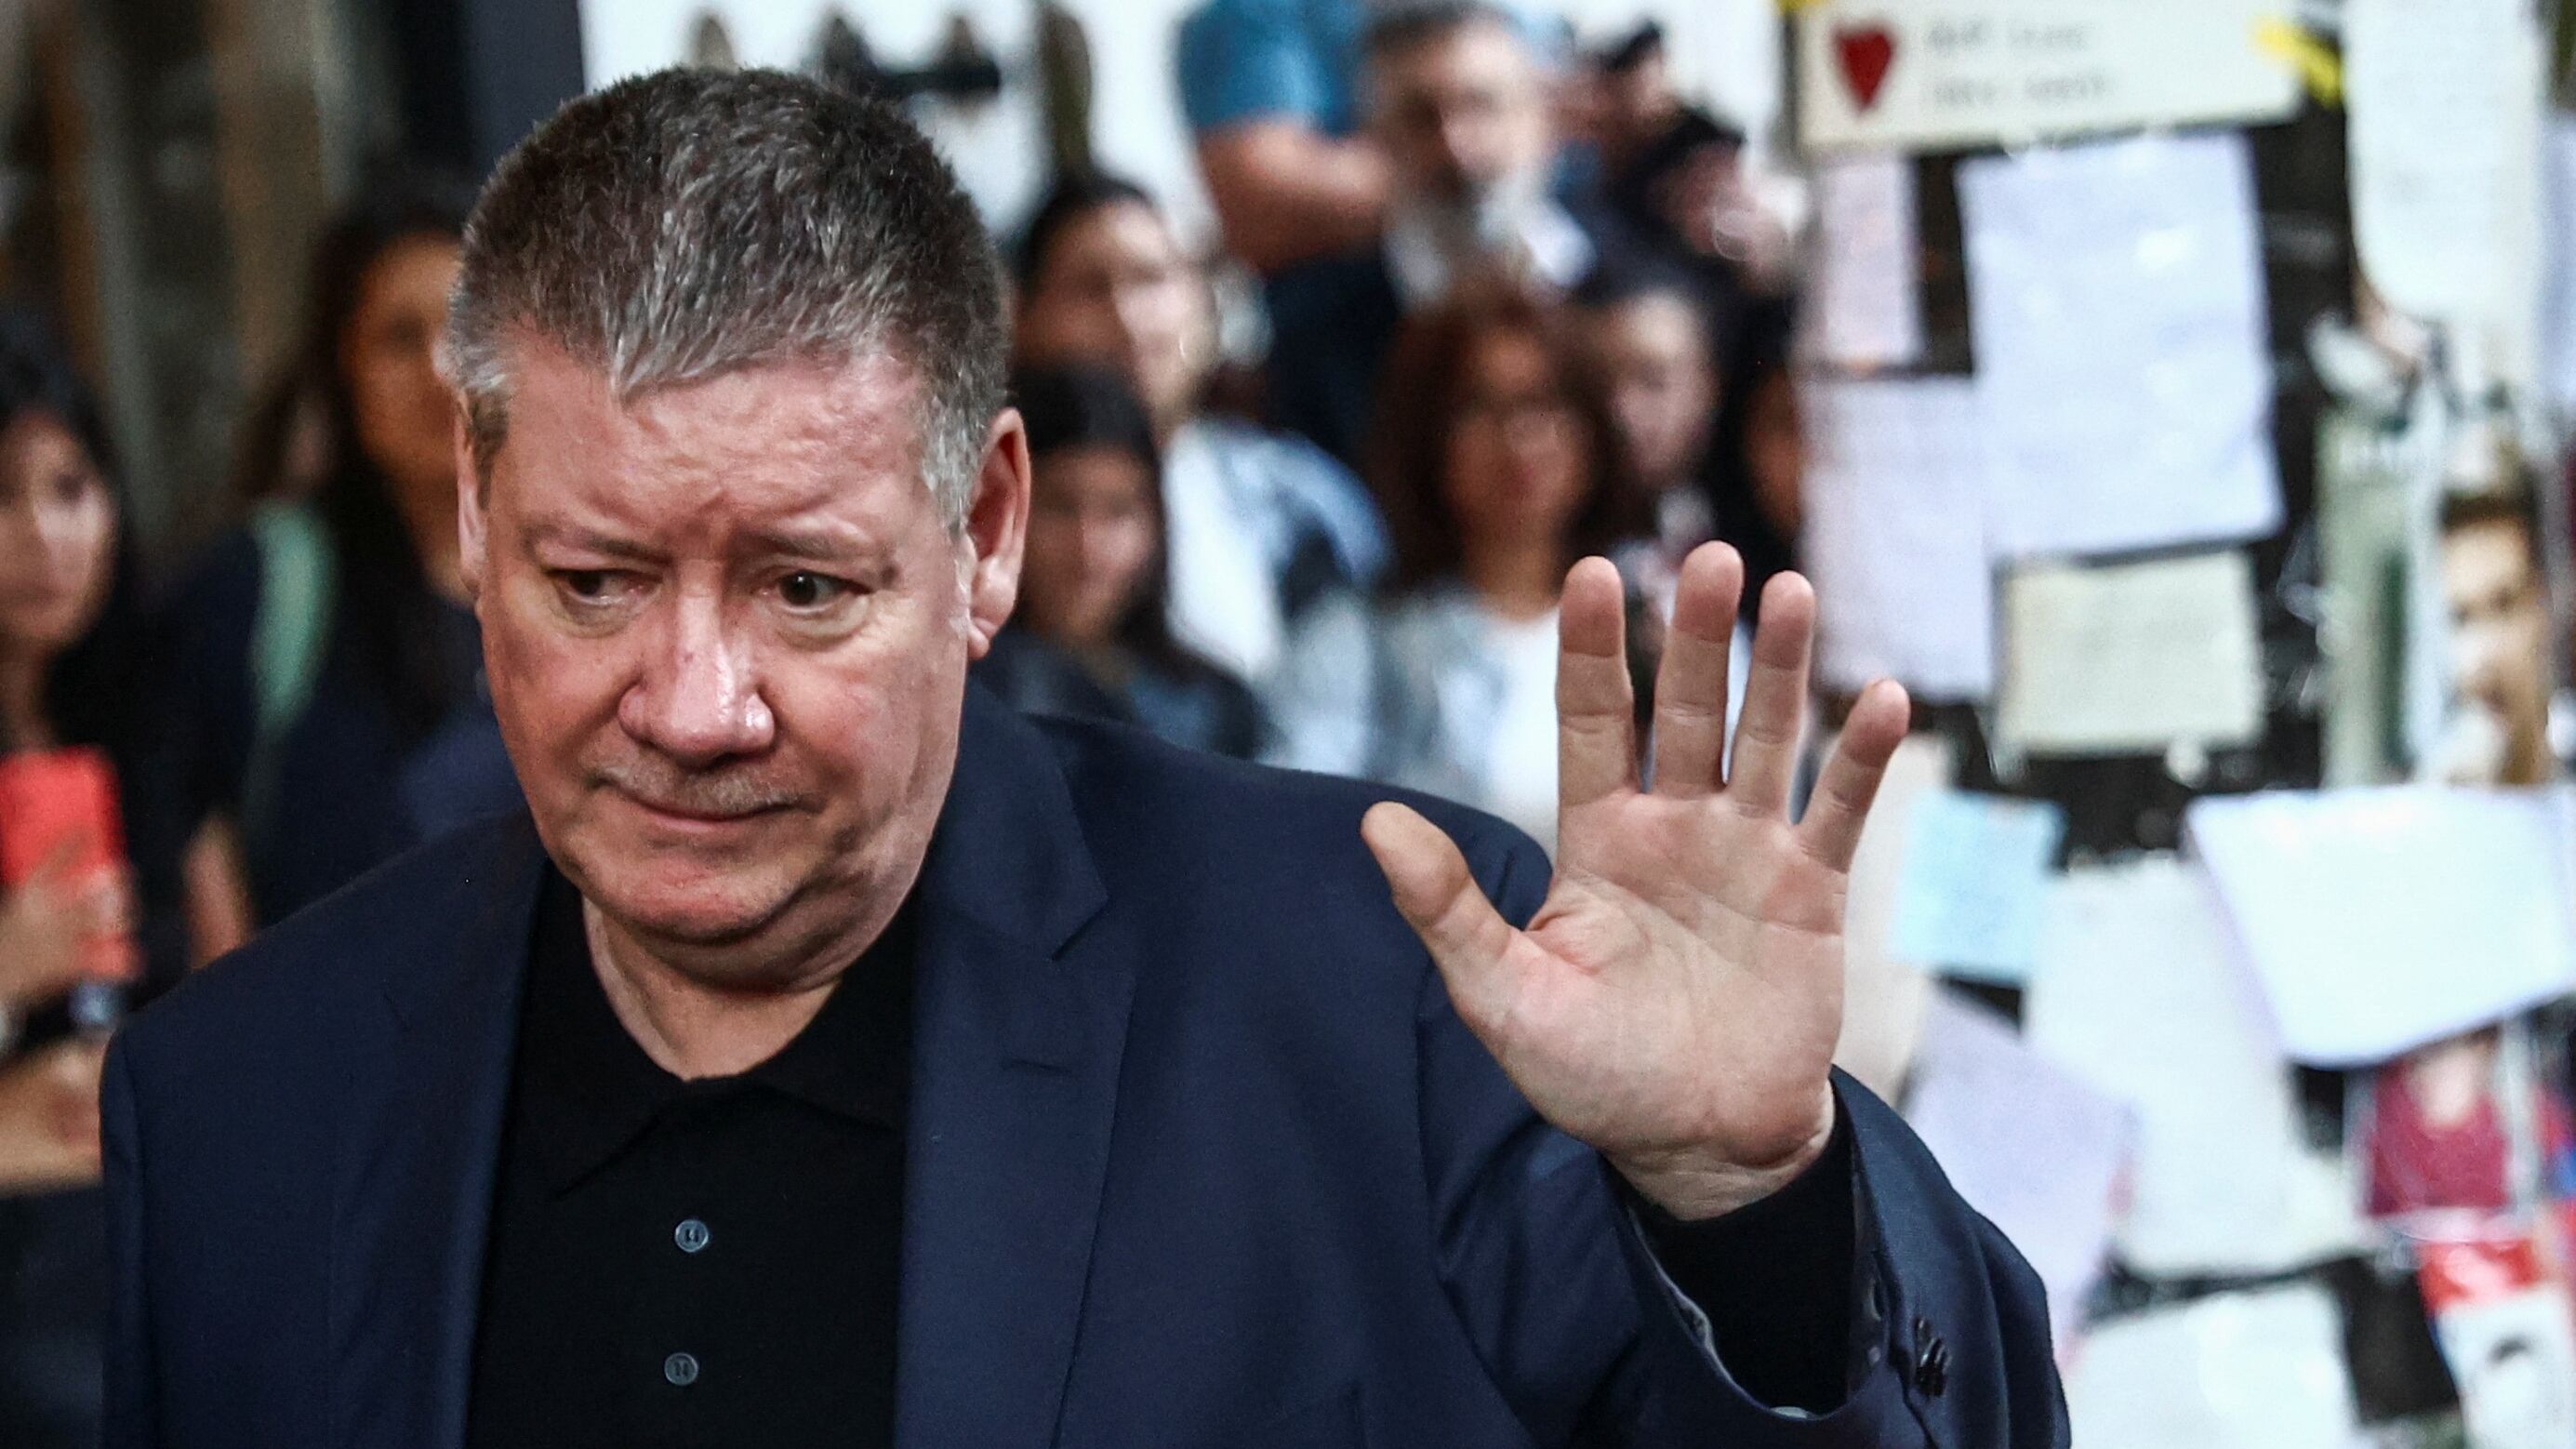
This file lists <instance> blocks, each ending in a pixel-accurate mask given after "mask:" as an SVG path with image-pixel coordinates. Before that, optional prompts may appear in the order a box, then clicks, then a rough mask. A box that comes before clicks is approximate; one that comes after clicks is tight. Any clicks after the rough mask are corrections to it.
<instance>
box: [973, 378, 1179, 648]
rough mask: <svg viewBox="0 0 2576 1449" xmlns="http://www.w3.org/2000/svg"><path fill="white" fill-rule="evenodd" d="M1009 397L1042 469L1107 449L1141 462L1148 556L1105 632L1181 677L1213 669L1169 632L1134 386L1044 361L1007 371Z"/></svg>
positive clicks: (1168, 584) (1156, 493)
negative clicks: (1075, 452) (1059, 457)
mask: <svg viewBox="0 0 2576 1449" xmlns="http://www.w3.org/2000/svg"><path fill="white" fill-rule="evenodd" d="M1011 397H1012V400H1013V401H1014V402H1015V403H1016V404H1017V405H1018V407H1019V410H1020V417H1021V419H1022V421H1024V422H1025V423H1026V424H1027V426H1028V430H1029V460H1030V465H1031V467H1032V469H1033V470H1043V469H1044V468H1045V467H1046V458H1047V455H1048V454H1050V453H1060V452H1064V451H1066V450H1068V449H1072V448H1084V447H1098V448H1113V449H1116V450H1117V451H1119V452H1122V453H1125V454H1126V455H1128V456H1129V457H1131V458H1134V459H1135V460H1136V461H1137V462H1138V463H1139V464H1141V465H1142V466H1143V467H1144V469H1145V476H1146V478H1147V479H1148V480H1150V482H1151V485H1152V486H1150V487H1148V488H1147V489H1146V490H1145V495H1146V498H1147V500H1148V504H1149V506H1150V507H1152V509H1153V510H1154V557H1153V560H1152V562H1150V563H1148V564H1147V565H1146V566H1145V576H1144V579H1143V581H1142V583H1141V584H1140V585H1139V586H1138V587H1137V589H1136V592H1135V594H1134V596H1133V597H1131V598H1129V599H1128V601H1127V606H1126V607H1125V608H1124V609H1122V610H1121V611H1120V612H1119V615H1118V618H1117V620H1116V621H1115V622H1114V623H1112V624H1111V626H1110V637H1111V638H1112V639H1114V640H1116V641H1117V643H1118V645H1119V647H1121V648H1123V649H1125V650H1127V651H1128V652H1129V653H1131V654H1133V655H1135V656H1136V657H1137V658H1139V659H1141V660H1143V661H1144V662H1146V663H1148V664H1152V665H1155V666H1157V667H1159V668H1161V669H1162V670H1163V671H1164V672H1166V673H1170V674H1177V675H1181V676H1184V677H1187V676H1194V675H1197V674H1201V673H1203V672H1206V671H1209V670H1213V669H1215V668H1217V666H1216V665H1215V664H1213V663H1212V662H1210V661H1209V660H1207V659H1204V658H1202V657H1201V656H1200V655H1199V654H1198V653H1197V652H1196V651H1194V650H1192V649H1191V648H1190V647H1189V646H1188V645H1186V644H1183V643H1182V642H1181V641H1180V639H1179V638H1178V637H1177V636H1175V635H1174V634H1173V633H1172V623H1171V600H1172V568H1171V529H1170V527H1169V523H1168V515H1167V514H1166V513H1165V511H1164V506H1163V459H1162V450H1161V449H1159V448H1157V447H1156V446H1155V444H1154V422H1153V418H1152V417H1151V416H1150V415H1149V414H1148V413H1147V412H1146V411H1145V404H1144V403H1143V401H1141V400H1140V399H1138V398H1137V396H1136V393H1135V390H1134V389H1132V388H1130V387H1129V386H1128V385H1127V380H1126V379H1125V378H1123V377H1120V376H1119V375H1118V374H1117V373H1114V372H1111V371H1109V370H1108V369H1106V368H1103V367H1098V366H1094V365H1091V364H1087V363H1067V364H1048V365H1045V366H1036V367H1024V368H1021V369H1020V370H1019V371H1018V372H1016V373H1014V374H1013V375H1012V378H1011Z"/></svg>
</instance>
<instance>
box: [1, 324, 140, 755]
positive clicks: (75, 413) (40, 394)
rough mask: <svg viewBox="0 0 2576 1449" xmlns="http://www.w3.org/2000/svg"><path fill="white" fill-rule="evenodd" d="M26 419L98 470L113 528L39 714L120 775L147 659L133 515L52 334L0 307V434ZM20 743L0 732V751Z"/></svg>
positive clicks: (95, 414) (50, 671) (92, 414)
mask: <svg viewBox="0 0 2576 1449" xmlns="http://www.w3.org/2000/svg"><path fill="white" fill-rule="evenodd" d="M30 415H34V416H41V417H45V418H49V419H51V420H52V421H54V422H56V423H59V424H61V425H62V426H63V428H65V429H66V430H67V431H69V432H70V433H71V435H72V437H73V439H74V440H75V441H77V442H78V443H79V444H80V446H81V450H82V451H83V452H85V453H87V454H88V455H89V461H90V464H91V466H93V467H95V468H96V469H97V470H98V475H99V478H100V480H101V482H102V483H103V484H104V485H105V487H106V488H107V496H108V502H109V506H110V507H111V508H112V509H113V510H114V511H115V514H116V519H117V528H116V545H115V553H114V555H113V556H112V557H111V558H110V560H109V563H108V567H109V570H110V573H109V579H108V588H107V599H106V602H105V604H104V605H103V606H102V607H101V608H100V610H99V614H98V617H97V618H96V619H94V620H92V621H91V622H90V626H89V628H88V629H87V630H86V631H84V632H83V633H82V635H81V637H80V638H79V639H77V640H75V641H73V643H72V645H71V647H69V648H67V649H65V650H64V651H63V652H62V653H60V654H58V655H56V656H55V657H54V659H53V661H52V662H51V664H49V665H48V666H47V668H46V670H45V680H44V692H43V695H42V697H41V699H40V701H39V703H40V707H41V708H42V709H43V711H44V714H45V718H46V720H47V721H48V722H49V723H50V724H51V725H52V727H53V731H54V733H55V734H56V735H57V736H59V737H60V738H61V739H62V741H63V742H64V743H66V744H80V745H96V746H99V747H102V748H105V749H106V750H107V751H108V752H109V753H110V754H111V755H112V756H114V757H116V758H117V763H118V765H119V766H120V767H121V768H125V767H130V765H131V764H132V759H131V755H132V752H133V751H134V750H135V749H136V748H137V741H136V738H135V736H136V732H137V730H138V729H139V728H140V726H139V723H138V722H139V720H140V718H141V715H142V704H143V701H142V699H141V697H140V690H141V687H142V684H141V680H140V677H139V672H140V665H141V661H142V659H143V656H144V649H143V647H142V645H143V570H142V565H141V554H140V550H139V548H138V547H137V545H136V541H135V537H134V510H133V507H132V506H131V502H130V500H129V499H128V497H127V495H126V493H125V490H124V487H123V485H122V484H121V483H120V482H119V480H118V478H117V473H116V459H115V454H114V452H113V450H111V449H110V448H109V446H108V440H107V429H106V426H105V424H104V423H103V421H102V420H101V418H100V415H99V411H98V405H97V401H96V399H94V398H93V397H92V396H91V395H90V391H89V389H88V388H87V387H86V386H84V385H83V384H82V382H81V380H80V376H79V374H78V373H77V372H76V371H75V370H74V369H73V367H72V364H71V359H70V356H69V354H67V353H66V352H65V351H64V350H63V347H62V345H61V342H60V340H59V339H58V337H57V336H56V334H55V332H54V331H53V329H52V328H51V327H49V326H47V325H46V324H45V323H44V321H43V320H42V319H40V318H39V317H37V316H36V315H35V314H34V313H33V312H30V311H27V310H25V309H24V308H20V307H15V306H0V431H5V430H7V429H8V428H9V427H11V426H14V425H15V424H16V423H17V422H18V420H19V419H21V418H23V417H27V416H30ZM17 743H18V742H17V741H14V740H11V739H9V738H8V737H7V734H6V728H5V726H0V751H5V750H7V749H10V748H13V747H14V746H15V745H16V744H17Z"/></svg>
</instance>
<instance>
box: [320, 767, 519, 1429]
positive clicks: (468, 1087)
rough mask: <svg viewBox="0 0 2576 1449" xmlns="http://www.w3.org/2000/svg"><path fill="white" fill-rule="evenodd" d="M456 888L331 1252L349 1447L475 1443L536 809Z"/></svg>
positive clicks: (369, 1111) (337, 1412) (398, 1005)
mask: <svg viewBox="0 0 2576 1449" xmlns="http://www.w3.org/2000/svg"><path fill="white" fill-rule="evenodd" d="M483 862H484V863H485V864H486V865H487V866H488V867H489V869H488V872H479V873H478V876H479V878H474V879H465V880H460V881H458V882H457V883H456V895H457V900H456V902H455V909H456V913H457V914H456V919H458V920H459V921H460V923H461V926H462V928H461V929H460V931H459V932H458V933H457V935H456V936H455V937H453V938H451V943H452V945H453V946H454V947H455V949H454V951H453V952H452V953H451V952H449V951H446V950H440V949H436V948H433V949H431V950H429V951H426V952H424V953H423V956H422V959H420V960H418V961H414V962H412V963H409V969H408V970H407V971H406V972H404V973H403V974H400V975H398V976H396V977H395V978H394V979H393V980H392V981H391V982H389V983H388V987H387V993H386V994H387V998H388V999H387V1000H386V1002H385V1003H384V1005H385V1008H386V1013H387V1018H388V1019H387V1021H386V1023H385V1027H384V1032H383V1041H384V1048H383V1049H384V1050H385V1052H386V1053H387V1058H388V1059H387V1062H386V1071H385V1074H384V1078H383V1081H384V1084H385V1085H384V1087H383V1089H382V1091H381V1092H380V1093H379V1094H377V1095H375V1096H374V1097H373V1098H372V1099H369V1100H362V1101H360V1102H358V1103H356V1104H353V1105H352V1107H351V1108H350V1109H349V1110H350V1123H351V1125H350V1127H349V1131H348V1136H347V1139H346V1140H345V1142H344V1144H343V1149H342V1150H343V1153H344V1156H343V1158H342V1160H341V1163H340V1171H339V1174H338V1189H337V1197H336V1202H335V1210H334V1223H335V1227H334V1231H333V1235H332V1243H331V1322H330V1334H331V1338H330V1344H331V1350H332V1358H333V1363H334V1365H335V1373H334V1376H333V1380H332V1405H331V1410H332V1412H331V1425H332V1428H333V1431H334V1435H333V1442H335V1443H337V1444H339V1445H342V1446H345V1449H361V1446H363V1449H459V1446H461V1445H462V1444H463V1443H464V1441H465V1410H466V1398H467V1394H468V1392H469V1389H470V1387H471V1378H472V1372H473V1351H474V1325H475V1318H476V1315H477V1312H478V1310H479V1308H480V1306H481V1299H482V1274H483V1248H484V1238H485V1236H486V1232H487V1229H488V1226H489V1221H490V1217H491V1210H492V1189H493V1179H494V1174H495V1173H496V1172H498V1171H499V1163H500V1140H501V1122H502V1113H503V1111H504V1109H505V1107H506V1105H507V1098H508V1095H509V1079H510V1058H511V1052H512V1050H513V1048H514V1044H515V1041H516V1037H517V1026H518V1015H519V1013H518V1002H519V986H520V982H521V980H522V979H523V977H524V976H525V974H526V968H527V959H528V940H529V931H530V929H531V926H532V924H533V922H532V915H531V913H532V912H533V911H534V909H535V905H536V897H537V890H538V886H539V884H540V882H541V881H542V880H543V879H544V871H543V868H542V867H543V862H544V853H543V850H542V849H541V847H540V846H539V844H538V842H537V836H536V829H535V826H534V824H533V823H532V822H531V821H529V820H528V819H527V818H526V817H525V816H520V817H518V818H517V819H515V820H514V821H513V822H511V823H510V824H509V825H508V826H507V827H504V828H503V829H502V831H501V832H500V834H499V836H498V839H497V840H496V843H495V845H494V848H493V849H492V850H490V851H489V852H488V853H487V854H486V855H485V856H484V857H483Z"/></svg>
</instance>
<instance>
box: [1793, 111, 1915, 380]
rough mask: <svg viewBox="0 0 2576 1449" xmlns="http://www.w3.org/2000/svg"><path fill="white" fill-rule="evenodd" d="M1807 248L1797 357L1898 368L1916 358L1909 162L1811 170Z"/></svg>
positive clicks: (1860, 160) (1855, 162) (1871, 159)
mask: <svg viewBox="0 0 2576 1449" xmlns="http://www.w3.org/2000/svg"><path fill="white" fill-rule="evenodd" d="M1814 185H1815V190H1814V193H1813V197H1814V205H1815V221H1814V224H1813V225H1814V236H1815V246H1814V248H1813V251H1812V254H1811V255H1812V262H1811V264H1810V267H1809V271H1808V275H1807V288H1806V296H1805V299H1804V303H1803V305H1802V306H1801V308H1800V310H1799V316H1798V322H1799V336H1798V355H1799V357H1800V358H1801V359H1802V360H1805V361H1809V362H1815V363H1821V364H1824V365H1826V366H1829V367H1850V368H1872V367H1900V366H1903V365H1905V364H1908V363H1911V362H1913V361H1914V360H1915V359H1917V358H1918V357H1920V356H1922V354H1923V298H1922V285H1923V282H1922V267H1923V260H1922V244H1921V242H1920V240H1919V238H1918V237H1917V234H1916V228H1915V223H1914V206H1915V195H1914V163H1913V162H1912V161H1910V160H1908V159H1906V158H1905V157H1903V156H1847V157H1840V158H1835V159H1830V160H1826V161H1823V162H1820V163H1818V164H1817V166H1816V169H1815V182H1814Z"/></svg>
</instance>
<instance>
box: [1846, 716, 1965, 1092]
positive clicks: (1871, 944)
mask: <svg viewBox="0 0 2576 1449" xmlns="http://www.w3.org/2000/svg"><path fill="white" fill-rule="evenodd" d="M1824 747H1825V748H1828V749H1830V742H1827V743H1826V745H1825V746H1824ZM1951 775H1952V767H1951V759H1950V744H1949V741H1947V740H1946V739H1944V738H1943V737H1942V736H1940V735H1937V734H1932V733H1929V732H1926V733H1923V734H1917V735H1911V736H1908V737H1907V738H1906V740H1905V741H1904V742H1903V743H1902V744H1899V745H1898V746H1897V747H1896V754H1895V755H1894V756H1893V757H1892V758H1890V759H1889V760H1888V762H1887V774H1886V777H1885V778H1884V779H1882V780H1881V781H1880V782H1879V786H1878V799H1877V801H1876V803H1874V804H1873V805H1872V806H1871V807H1870V812H1869V820H1868V823H1867V824H1865V825H1863V826H1862V827H1861V833H1860V849H1859V850H1858V851H1857V852H1855V853H1854V855H1853V857H1852V868H1851V884H1850V887H1849V889H1848V890H1847V891H1846V893H1845V896H1844V906H1843V941H1844V950H1843V1030H1842V1036H1841V1039H1840V1040H1839V1041H1837V1042H1836V1043H1835V1046H1834V1065H1836V1066H1838V1067H1841V1068H1842V1069H1843V1070H1844V1071H1846V1072H1849V1073H1851V1074H1852V1075H1853V1076H1854V1077H1857V1078H1858V1079H1859V1080H1860V1082H1861V1085H1863V1086H1865V1087H1867V1088H1869V1089H1870V1090H1871V1091H1873V1092H1876V1093H1877V1094H1878V1095H1879V1096H1881V1097H1883V1098H1885V1099H1886V1100H1888V1101H1891V1102H1892V1101H1895V1100H1896V1098H1897V1095H1898V1092H1899V1089H1900V1088H1902V1087H1903V1085H1904V1083H1905V1075H1906V1073H1907V1072H1908V1071H1909V1070H1911V1069H1912V1066H1913V1062H1914V1052H1915V1048H1916V1047H1917V1046H1918V1045H1919V1044H1920V1041H1921V1037H1922V1031H1923V1017H1924V1013H1925V1011H1926V1010H1927V1009H1928V1008H1929V1006H1930V1003H1931V998H1932V990H1933V983H1932V979H1931V978H1930V977H1929V976H1927V975H1925V974H1924V972H1923V968H1922V965H1921V963H1919V962H1912V961H1906V960H1902V959H1900V958H1898V957H1896V956H1894V955H1892V954H1890V953H1889V951H1888V949H1887V941H1888V936H1889V934H1890V926H1891V923H1892V922H1893V921H1894V920H1895V916H1896V895H1897V886H1898V881H1899V879H1900V877H1901V876H1902V874H1903V872H1904V868H1905V854H1906V840H1907V837H1908V836H1909V835H1910V834H1911V830H1912V821H1913V818H1914V807H1915V805H1916V802H1918V801H1920V800H1922V799H1923V798H1924V797H1925V796H1927V795H1929V794H1930V793H1932V792H1934V791H1937V790H1940V789H1942V788H1944V787H1946V786H1947V785H1948V784H1949V783H1950V780H1951Z"/></svg>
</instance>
